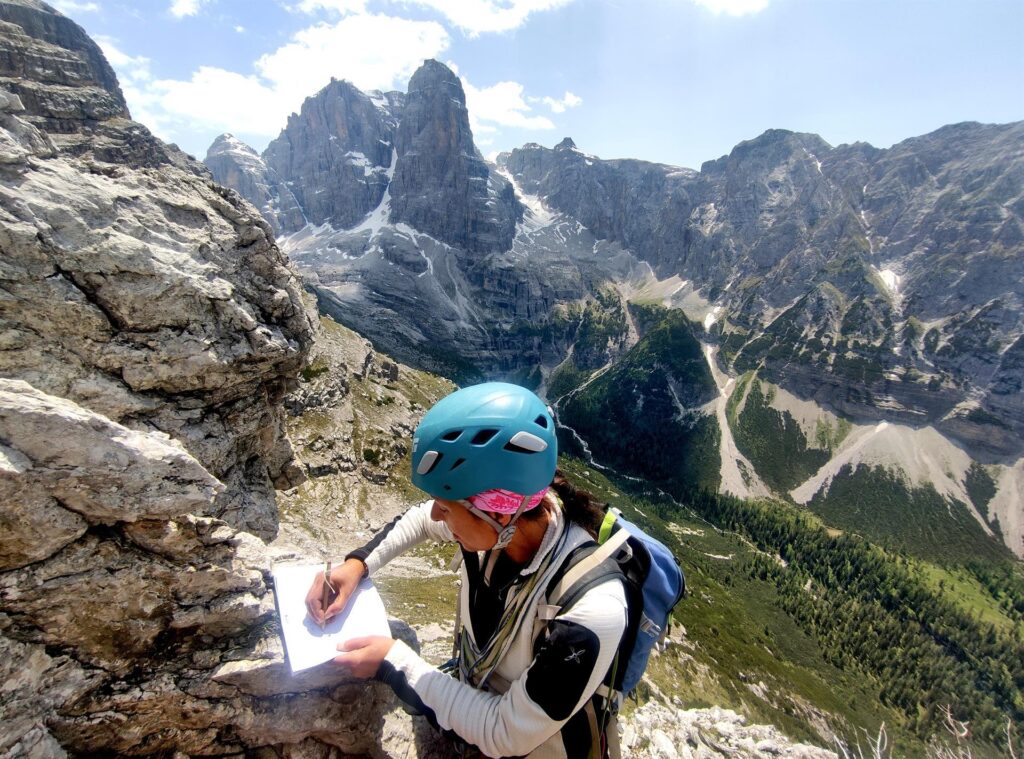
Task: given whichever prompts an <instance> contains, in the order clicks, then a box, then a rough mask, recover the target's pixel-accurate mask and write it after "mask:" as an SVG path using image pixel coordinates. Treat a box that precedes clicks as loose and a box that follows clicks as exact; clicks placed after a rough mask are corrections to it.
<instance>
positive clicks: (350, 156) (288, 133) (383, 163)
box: [218, 81, 404, 234]
mask: <svg viewBox="0 0 1024 759" xmlns="http://www.w3.org/2000/svg"><path fill="white" fill-rule="evenodd" d="M403 101H404V97H403V95H402V93H399V92H389V93H387V94H381V93H380V92H372V93H369V94H365V93H363V92H361V91H359V90H358V89H356V88H355V87H353V86H352V85H351V84H349V83H348V82H339V81H332V82H331V83H330V84H329V85H327V86H326V87H325V88H324V89H323V90H321V91H320V92H319V93H317V95H316V96H315V97H311V98H307V99H306V101H305V102H304V103H303V104H302V109H301V111H300V113H298V114H292V115H291V116H290V117H289V119H288V124H287V126H286V127H285V128H284V130H282V132H281V135H280V136H279V137H278V138H277V139H275V140H274V141H273V142H271V143H270V145H268V146H267V149H266V151H264V154H263V158H264V160H265V161H266V165H267V167H268V169H269V170H270V171H271V172H273V174H274V175H275V176H276V177H277V178H278V179H279V181H281V182H284V183H286V185H287V187H288V189H289V191H290V192H292V193H294V196H295V199H296V201H297V203H298V205H299V207H300V208H301V209H302V213H303V214H304V219H303V220H302V221H299V220H298V219H297V218H295V217H289V218H288V219H286V220H283V221H284V222H285V223H283V224H282V232H283V233H285V234H288V233H290V232H296V231H298V230H299V229H301V227H302V226H303V225H304V224H305V223H306V222H307V221H308V222H309V223H311V224H313V225H320V224H329V225H331V226H332V227H336V228H339V229H341V228H348V227H351V226H353V225H355V224H357V223H359V222H360V221H362V219H363V218H364V217H365V216H366V215H367V214H368V213H370V211H372V210H373V209H375V208H376V207H377V206H378V205H379V204H380V202H381V199H382V198H383V197H384V192H385V190H386V189H387V187H388V182H389V180H390V178H391V175H390V171H389V170H390V169H391V168H392V157H393V145H392V143H393V141H394V131H395V128H396V126H397V123H398V118H399V114H400V113H401V111H402V104H403ZM218 180H219V177H218ZM228 186H229V187H233V185H231V184H228ZM236 189H237V188H236ZM239 191H240V192H241V190H239ZM243 197H246V198H247V199H248V197H249V196H247V195H245V194H244V193H243Z"/></svg>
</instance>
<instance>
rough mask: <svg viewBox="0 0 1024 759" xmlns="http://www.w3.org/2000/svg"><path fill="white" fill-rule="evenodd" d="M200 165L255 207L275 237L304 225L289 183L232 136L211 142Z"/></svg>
mask: <svg viewBox="0 0 1024 759" xmlns="http://www.w3.org/2000/svg"><path fill="white" fill-rule="evenodd" d="M203 163H204V164H206V167H207V168H208V169H209V170H210V173H212V174H213V178H214V179H216V180H217V182H218V183H219V184H222V185H224V186H225V187H230V188H231V189H232V190H234V191H235V192H237V193H238V194H239V195H241V196H242V197H243V198H245V199H246V200H248V201H249V202H250V203H252V204H253V205H254V206H256V209H257V210H258V211H259V212H260V214H261V215H262V216H263V218H264V219H266V220H267V223H268V224H270V226H271V228H272V229H273V230H274V234H275V235H280V234H282V233H283V232H285V230H294V229H301V228H302V227H303V225H305V223H306V217H305V215H304V214H303V212H302V208H301V207H300V206H299V201H298V200H297V199H296V198H295V195H294V193H292V191H291V189H290V188H289V187H288V184H287V183H286V182H284V181H283V180H282V179H280V177H278V176H277V173H276V172H275V171H274V170H273V169H271V168H270V167H268V166H267V164H266V163H265V162H264V161H263V159H262V158H261V157H260V156H259V154H258V153H257V152H256V151H255V150H253V149H252V148H250V147H249V146H248V145H246V144H245V143H244V142H242V141H241V140H239V139H237V138H236V137H235V136H234V135H230V134H222V135H221V136H220V137H218V138H217V139H216V140H214V141H213V144H212V145H210V148H209V150H208V151H207V153H206V158H204V159H203Z"/></svg>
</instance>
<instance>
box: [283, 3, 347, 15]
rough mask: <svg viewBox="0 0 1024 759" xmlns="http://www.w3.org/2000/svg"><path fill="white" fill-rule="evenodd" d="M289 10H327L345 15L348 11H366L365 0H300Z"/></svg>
mask: <svg viewBox="0 0 1024 759" xmlns="http://www.w3.org/2000/svg"><path fill="white" fill-rule="evenodd" d="M289 10H295V11H301V12H302V13H316V12H318V11H327V12H329V13H340V14H341V15H343V16H347V15H348V14H350V13H366V0H300V2H298V3H297V4H296V5H293V6H291V7H290V8H289Z"/></svg>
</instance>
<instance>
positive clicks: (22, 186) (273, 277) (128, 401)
mask: <svg viewBox="0 0 1024 759" xmlns="http://www.w3.org/2000/svg"><path fill="white" fill-rule="evenodd" d="M15 11H17V13H15ZM0 13H2V14H4V17H6V18H15V17H19V18H22V20H23V21H24V23H25V26H24V27H22V26H18V27H17V28H14V27H12V26H11V25H10V23H9V24H8V26H6V27H4V28H3V30H4V32H6V33H4V34H0V45H5V46H7V47H11V46H12V45H15V44H16V45H17V46H18V48H19V49H24V50H26V51H27V53H26V55H28V56H30V57H31V56H34V55H39V56H44V57H45V55H49V51H50V49H51V47H52V46H53V45H54V44H55V43H52V42H49V41H46V40H42V41H40V42H39V47H38V48H36V47H34V43H33V42H32V41H33V40H35V39H36V38H34V37H32V36H30V32H31V31H32V30H35V29H43V30H47V29H66V28H68V25H69V24H71V22H70V21H68V20H67V19H65V18H63V17H62V16H59V15H58V14H56V13H55V12H53V11H50V10H48V9H46V8H45V7H43V6H38V7H36V6H35V5H31V6H30V5H26V4H17V5H12V4H10V3H5V4H0ZM33 14H34V15H33ZM51 37H53V35H51ZM53 38H54V39H63V40H70V42H69V43H68V44H72V43H75V42H77V41H79V40H82V39H87V38H85V37H84V35H82V34H81V30H79V34H77V35H75V34H65V35H64V36H60V37H53ZM12 41H13V42H12ZM89 44H90V45H92V43H91V42H90V43H89ZM92 47H94V46H92ZM92 47H89V48H88V49H86V50H85V51H84V52H83V51H82V50H78V49H67V50H66V52H65V54H64V56H65V58H68V59H72V58H76V57H77V58H78V59H79V60H81V61H82V62H83V66H85V65H86V63H87V62H88V61H90V60H92V59H91V57H90V56H91V53H92V52H93V50H92ZM7 60H8V62H9V61H10V60H12V59H7ZM13 60H17V58H15V59H13ZM26 74H37V75H38V76H39V79H37V80H35V81H29V80H26V79H25V78H24V76H25V75H26ZM0 75H2V78H3V79H5V80H6V81H15V80H16V81H18V82H20V83H21V84H22V86H21V87H19V88H18V89H20V90H21V91H26V90H31V91H32V92H34V93H36V99H35V101H34V102H36V103H37V104H39V103H45V102H47V100H48V98H51V96H52V98H55V97H57V95H56V94H53V93H54V92H56V93H58V94H59V97H60V99H61V102H63V103H65V104H68V106H69V109H70V108H71V104H72V103H74V102H75V100H76V98H77V99H78V100H80V101H81V103H82V105H81V107H80V108H79V109H78V111H80V112H88V111H89V103H90V102H91V101H92V100H93V98H94V97H95V96H96V92H97V86H96V85H95V82H99V81H102V80H103V75H104V71H103V70H100V71H97V72H96V73H95V74H94V75H93V74H88V73H87V70H86V69H85V68H83V69H82V70H81V71H79V72H78V77H79V80H80V81H81V82H82V86H81V87H79V88H75V87H72V86H70V85H69V84H68V83H67V82H66V81H64V80H61V81H60V82H55V81H53V78H52V77H51V73H50V71H49V70H48V69H45V68H24V69H19V68H17V67H16V68H15V69H11V68H6V69H3V70H0ZM26 82H27V83H26ZM29 85H31V86H29ZM104 91H106V90H104ZM114 91H116V83H115V85H114ZM52 98H51V99H52ZM0 106H2V109H0V129H2V138H3V139H2V140H0V146H2V153H3V155H2V163H0V171H2V175H3V176H2V183H0V215H2V216H0V218H2V223H3V224H2V229H0V247H2V249H3V254H4V261H5V268H6V272H7V273H6V275H5V283H4V290H5V293H6V303H7V306H6V307H5V308H3V310H2V311H0V321H2V327H3V332H2V334H3V336H4V337H3V350H2V351H0V372H2V373H3V376H6V377H9V378H17V379H24V380H26V381H28V382H30V383H32V384H33V386H35V387H36V388H37V389H39V390H41V391H44V392H46V393H49V394H53V395H56V396H59V397H63V398H68V399H70V400H73V401H75V402H76V403H79V404H81V405H83V406H85V407H87V408H90V409H93V410H95V411H97V412H99V413H102V414H104V415H105V416H107V417H109V418H110V419H111V420H113V421H116V422H121V423H124V424H127V425H129V426H133V427H137V428H140V429H157V430H162V431H164V432H166V433H168V434H170V435H171V436H172V437H175V438H176V439H179V440H181V441H183V442H184V443H185V445H186V447H187V448H188V449H189V451H190V452H191V453H192V454H193V455H195V456H196V457H197V459H198V460H199V461H201V462H202V464H203V465H204V466H205V467H206V468H207V469H208V470H209V471H210V472H211V473H212V474H213V475H214V476H216V477H217V478H218V479H220V480H222V481H223V482H224V483H225V484H226V485H227V487H226V488H225V490H224V491H223V493H221V494H220V495H219V496H218V497H217V499H216V505H215V506H214V507H213V510H212V512H211V515H213V516H219V517H224V518H226V519H228V521H231V522H232V523H233V524H235V525H236V526H237V527H239V528H245V529H250V530H252V531H255V532H257V533H260V534H265V535H272V534H273V532H274V530H275V529H276V517H275V511H274V495H273V489H274V484H275V482H276V483H277V484H281V485H286V484H287V483H288V480H289V476H290V474H291V473H293V470H294V467H293V466H292V465H291V463H290V462H291V460H292V453H291V448H290V446H289V444H288V441H287V438H286V437H285V436H284V434H283V416H282V413H281V410H280V408H279V405H278V403H277V401H278V399H279V398H280V397H281V396H282V395H283V393H284V392H285V391H286V390H287V389H288V387H289V386H290V384H291V383H292V382H293V380H292V378H293V377H294V376H295V373H296V372H297V371H298V368H299V367H300V366H301V365H302V362H303V360H304V357H305V354H306V351H307V349H308V346H309V343H310V341H311V339H312V326H311V324H310V321H309V318H308V316H307V314H306V313H305V311H304V310H303V308H302V305H301V302H300V298H299V287H298V283H297V281H296V279H295V277H294V275H293V274H292V272H291V271H290V270H289V269H288V268H287V265H286V260H285V258H284V256H282V254H281V252H280V251H279V250H278V248H277V247H276V245H275V244H274V242H273V239H272V236H271V233H270V230H269V228H268V226H267V224H266V222H264V221H263V219H262V218H260V217H259V216H258V215H257V214H255V213H254V212H253V210H252V208H251V207H250V206H248V205H247V204H245V203H244V202H242V201H241V199H240V198H239V197H238V196H237V195H236V194H234V193H232V192H229V191H226V190H224V189H223V188H221V187H219V186H218V185H215V184H214V183H213V182H212V181H210V179H209V178H208V174H207V173H206V171H205V170H204V169H203V167H202V166H201V165H200V164H198V163H195V162H193V161H191V160H190V159H188V158H187V157H186V156H184V155H183V154H181V153H180V152H178V151H176V150H175V149H174V148H169V147H167V146H165V145H163V144H162V143H160V142H159V140H156V139H155V138H153V137H152V136H151V135H149V133H148V132H147V131H146V130H145V128H144V127H141V126H140V125H135V124H134V123H133V122H130V121H128V120H127V119H126V118H125V116H124V114H123V113H122V112H121V111H118V112H117V113H116V114H115V115H114V116H112V117H111V118H110V119H108V120H99V121H95V122H94V121H91V120H81V121H79V122H78V127H77V128H78V131H75V132H69V131H66V130H67V129H68V128H70V127H71V126H74V124H73V123H72V122H70V121H62V122H60V123H59V124H56V125H55V124H54V123H53V122H52V121H51V120H50V118H49V117H48V116H46V115H45V114H43V115H41V113H40V111H39V110H37V111H35V112H33V111H32V110H30V109H28V108H26V107H25V106H24V104H23V103H22V102H21V100H20V97H18V96H16V95H14V94H13V93H11V92H10V91H7V92H5V93H4V94H3V96H2V98H0ZM72 110H73V109H72ZM93 115H95V114H93ZM111 122H113V123H111ZM51 127H52V128H53V129H58V130H60V131H48V129H49V128H51ZM126 134H132V135H134V139H135V142H134V143H133V144H132V145H131V146H130V147H129V149H126V150H125V151H124V152H120V151H118V150H117V149H116V147H117V144H118V143H117V142H116V141H117V140H118V139H120V138H122V137H124V135H126ZM154 163H157V164H158V165H159V168H158V169H157V168H154V167H153V164H154Z"/></svg>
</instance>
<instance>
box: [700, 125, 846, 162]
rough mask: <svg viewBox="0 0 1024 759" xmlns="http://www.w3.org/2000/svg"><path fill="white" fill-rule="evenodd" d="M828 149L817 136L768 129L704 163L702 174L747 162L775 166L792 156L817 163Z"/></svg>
mask: <svg viewBox="0 0 1024 759" xmlns="http://www.w3.org/2000/svg"><path fill="white" fill-rule="evenodd" d="M831 150H832V146H831V145H829V144H828V143H827V142H825V140H823V139H822V138H821V137H819V136H818V135H816V134H810V133H806V132H791V131H789V130H788V129H768V130H766V131H764V132H762V133H761V134H760V135H758V136H757V137H755V138H753V139H752V140H744V141H743V142H741V143H739V144H738V145H736V147H734V148H733V149H732V150H731V151H730V152H729V154H728V155H726V156H722V157H721V158H719V159H717V160H714V161H705V162H704V164H703V165H702V166H701V173H715V172H717V171H722V170H726V169H729V168H731V167H735V166H737V165H740V164H744V163H749V162H754V163H757V164H761V165H764V166H775V165H779V164H782V163H786V162H788V161H790V160H792V158H793V157H794V155H799V156H803V157H806V156H807V155H811V156H814V157H815V158H816V159H819V160H820V159H821V158H822V157H823V156H825V155H826V154H828V153H829V152H830V151H831Z"/></svg>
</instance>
